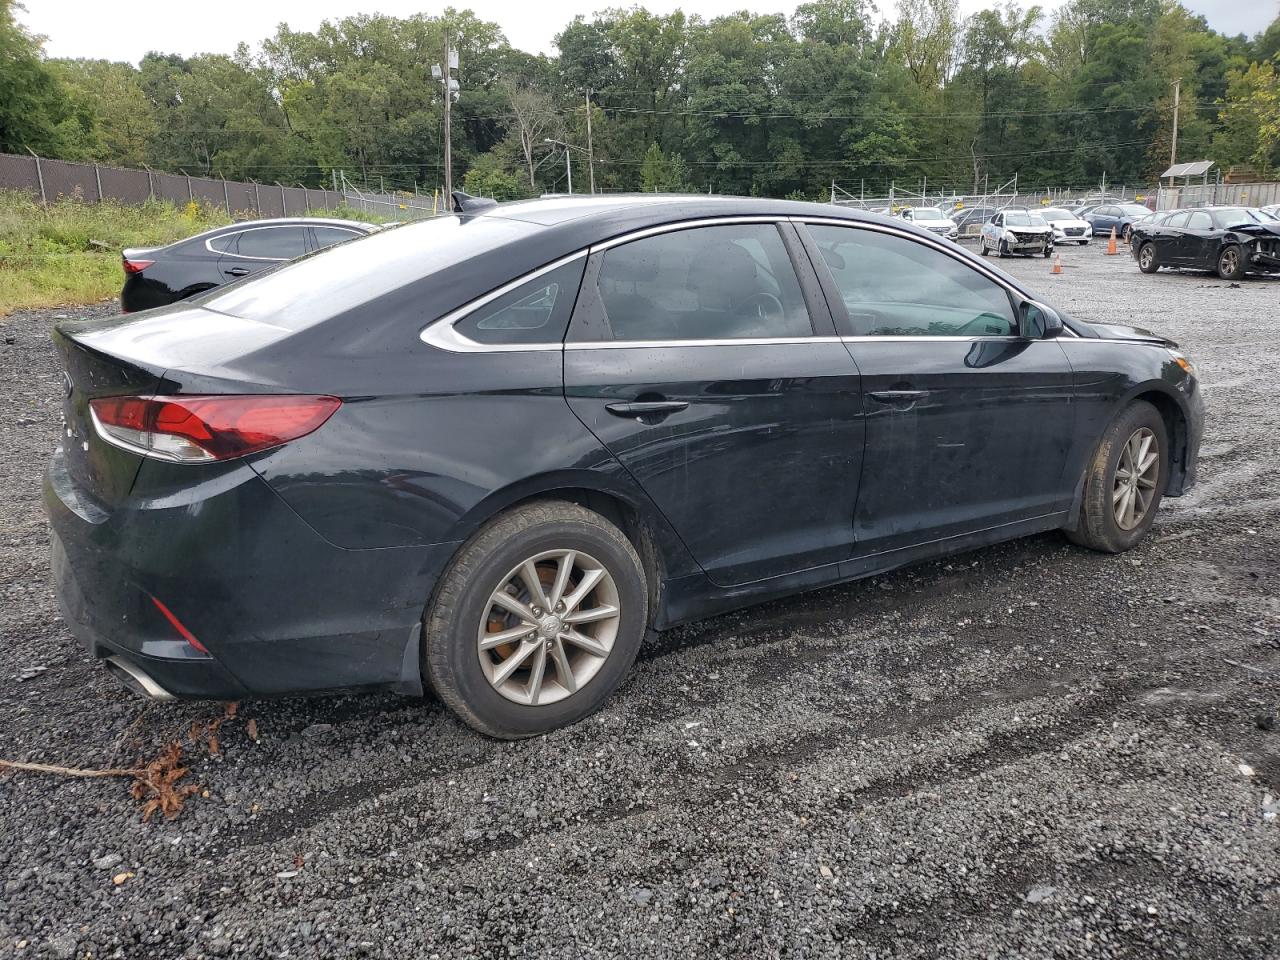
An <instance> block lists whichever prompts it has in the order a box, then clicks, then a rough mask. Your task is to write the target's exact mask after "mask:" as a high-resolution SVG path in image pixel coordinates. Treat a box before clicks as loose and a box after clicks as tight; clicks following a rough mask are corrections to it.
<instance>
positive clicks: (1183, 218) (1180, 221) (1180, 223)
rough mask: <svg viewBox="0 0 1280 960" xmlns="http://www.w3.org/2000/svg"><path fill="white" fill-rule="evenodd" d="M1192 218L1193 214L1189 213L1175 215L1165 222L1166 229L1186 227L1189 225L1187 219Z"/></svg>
mask: <svg viewBox="0 0 1280 960" xmlns="http://www.w3.org/2000/svg"><path fill="white" fill-rule="evenodd" d="M1190 216H1191V214H1189V213H1175V214H1174V215H1173V216H1171V217H1170V218H1169V219H1168V220H1166V221H1165V222H1164V225H1165V226H1166V227H1185V226H1186V225H1187V218H1188V217H1190Z"/></svg>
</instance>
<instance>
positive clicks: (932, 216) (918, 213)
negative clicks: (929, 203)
mask: <svg viewBox="0 0 1280 960" xmlns="http://www.w3.org/2000/svg"><path fill="white" fill-rule="evenodd" d="M911 216H912V217H913V218H914V219H916V220H942V219H944V217H943V216H942V211H941V210H938V209H936V208H934V207H916V208H915V210H913V211H912V213H911Z"/></svg>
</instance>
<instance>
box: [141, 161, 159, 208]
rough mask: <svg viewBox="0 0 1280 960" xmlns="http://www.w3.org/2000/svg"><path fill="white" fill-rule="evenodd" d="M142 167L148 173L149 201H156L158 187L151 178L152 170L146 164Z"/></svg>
mask: <svg viewBox="0 0 1280 960" xmlns="http://www.w3.org/2000/svg"><path fill="white" fill-rule="evenodd" d="M142 166H143V168H144V169H145V170H146V171H147V199H148V200H154V199H155V198H156V185H155V181H154V180H153V178H152V176H151V168H150V167H148V166H147V165H146V164H145V163H144V164H143V165H142Z"/></svg>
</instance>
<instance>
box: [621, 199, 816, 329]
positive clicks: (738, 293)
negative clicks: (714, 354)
mask: <svg viewBox="0 0 1280 960" xmlns="http://www.w3.org/2000/svg"><path fill="white" fill-rule="evenodd" d="M596 286H597V290H598V293H599V302H600V306H601V308H602V312H603V314H604V318H603V319H604V324H603V326H604V330H605V333H606V335H609V336H612V338H613V339H614V340H723V339H743V338H777V337H803V336H809V335H811V334H812V333H813V326H812V324H811V322H810V320H809V313H808V310H807V308H806V307H805V302H804V297H803V295H802V294H801V292H800V282H799V280H797V279H796V274H795V270H794V268H793V267H792V265H791V258H790V257H789V256H788V254H787V249H786V246H785V245H784V244H783V242H782V236H781V235H780V234H779V233H778V228H777V227H776V226H775V225H773V224H771V223H740V224H739V223H736V224H725V225H723V226H712V227H696V228H693V229H689V230H676V231H672V232H670V233H661V234H658V235H657V236H652V237H645V238H643V239H641V240H633V241H631V242H630V243H624V244H621V245H619V246H616V247H612V248H610V249H609V250H606V251H605V252H604V253H603V254H602V256H601V259H600V266H599V273H598V276H597V280H596Z"/></svg>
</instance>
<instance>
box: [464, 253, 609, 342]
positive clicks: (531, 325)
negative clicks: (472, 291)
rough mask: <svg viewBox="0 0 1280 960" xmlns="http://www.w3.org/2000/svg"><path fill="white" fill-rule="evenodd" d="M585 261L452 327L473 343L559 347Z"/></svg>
mask: <svg viewBox="0 0 1280 960" xmlns="http://www.w3.org/2000/svg"><path fill="white" fill-rule="evenodd" d="M586 262H587V261H586V259H585V258H583V257H579V258H578V259H577V260H574V261H572V262H570V263H566V264H564V265H563V266H560V267H556V268H555V269H554V270H551V271H549V272H547V273H544V274H542V276H540V277H535V278H534V279H532V280H529V281H527V282H525V283H522V284H521V285H520V286H518V287H516V288H515V289H514V290H511V291H509V292H508V293H505V294H503V295H502V296H501V297H498V298H497V299H496V300H492V301H490V302H489V303H486V304H485V305H484V306H483V307H481V308H480V309H479V310H477V311H476V312H475V313H473V314H471V315H470V316H468V317H465V318H463V319H462V320H460V321H458V323H456V324H455V325H454V329H455V330H457V332H458V333H460V334H462V335H463V336H464V337H467V338H468V339H470V340H474V341H475V342H476V343H486V344H521V343H559V342H560V341H561V340H563V339H564V332H565V329H566V328H567V327H568V326H569V315H570V314H571V313H572V312H573V301H574V299H575V298H576V297H577V296H578V285H579V284H580V283H581V282H582V271H583V269H584V268H585V266H586Z"/></svg>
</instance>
